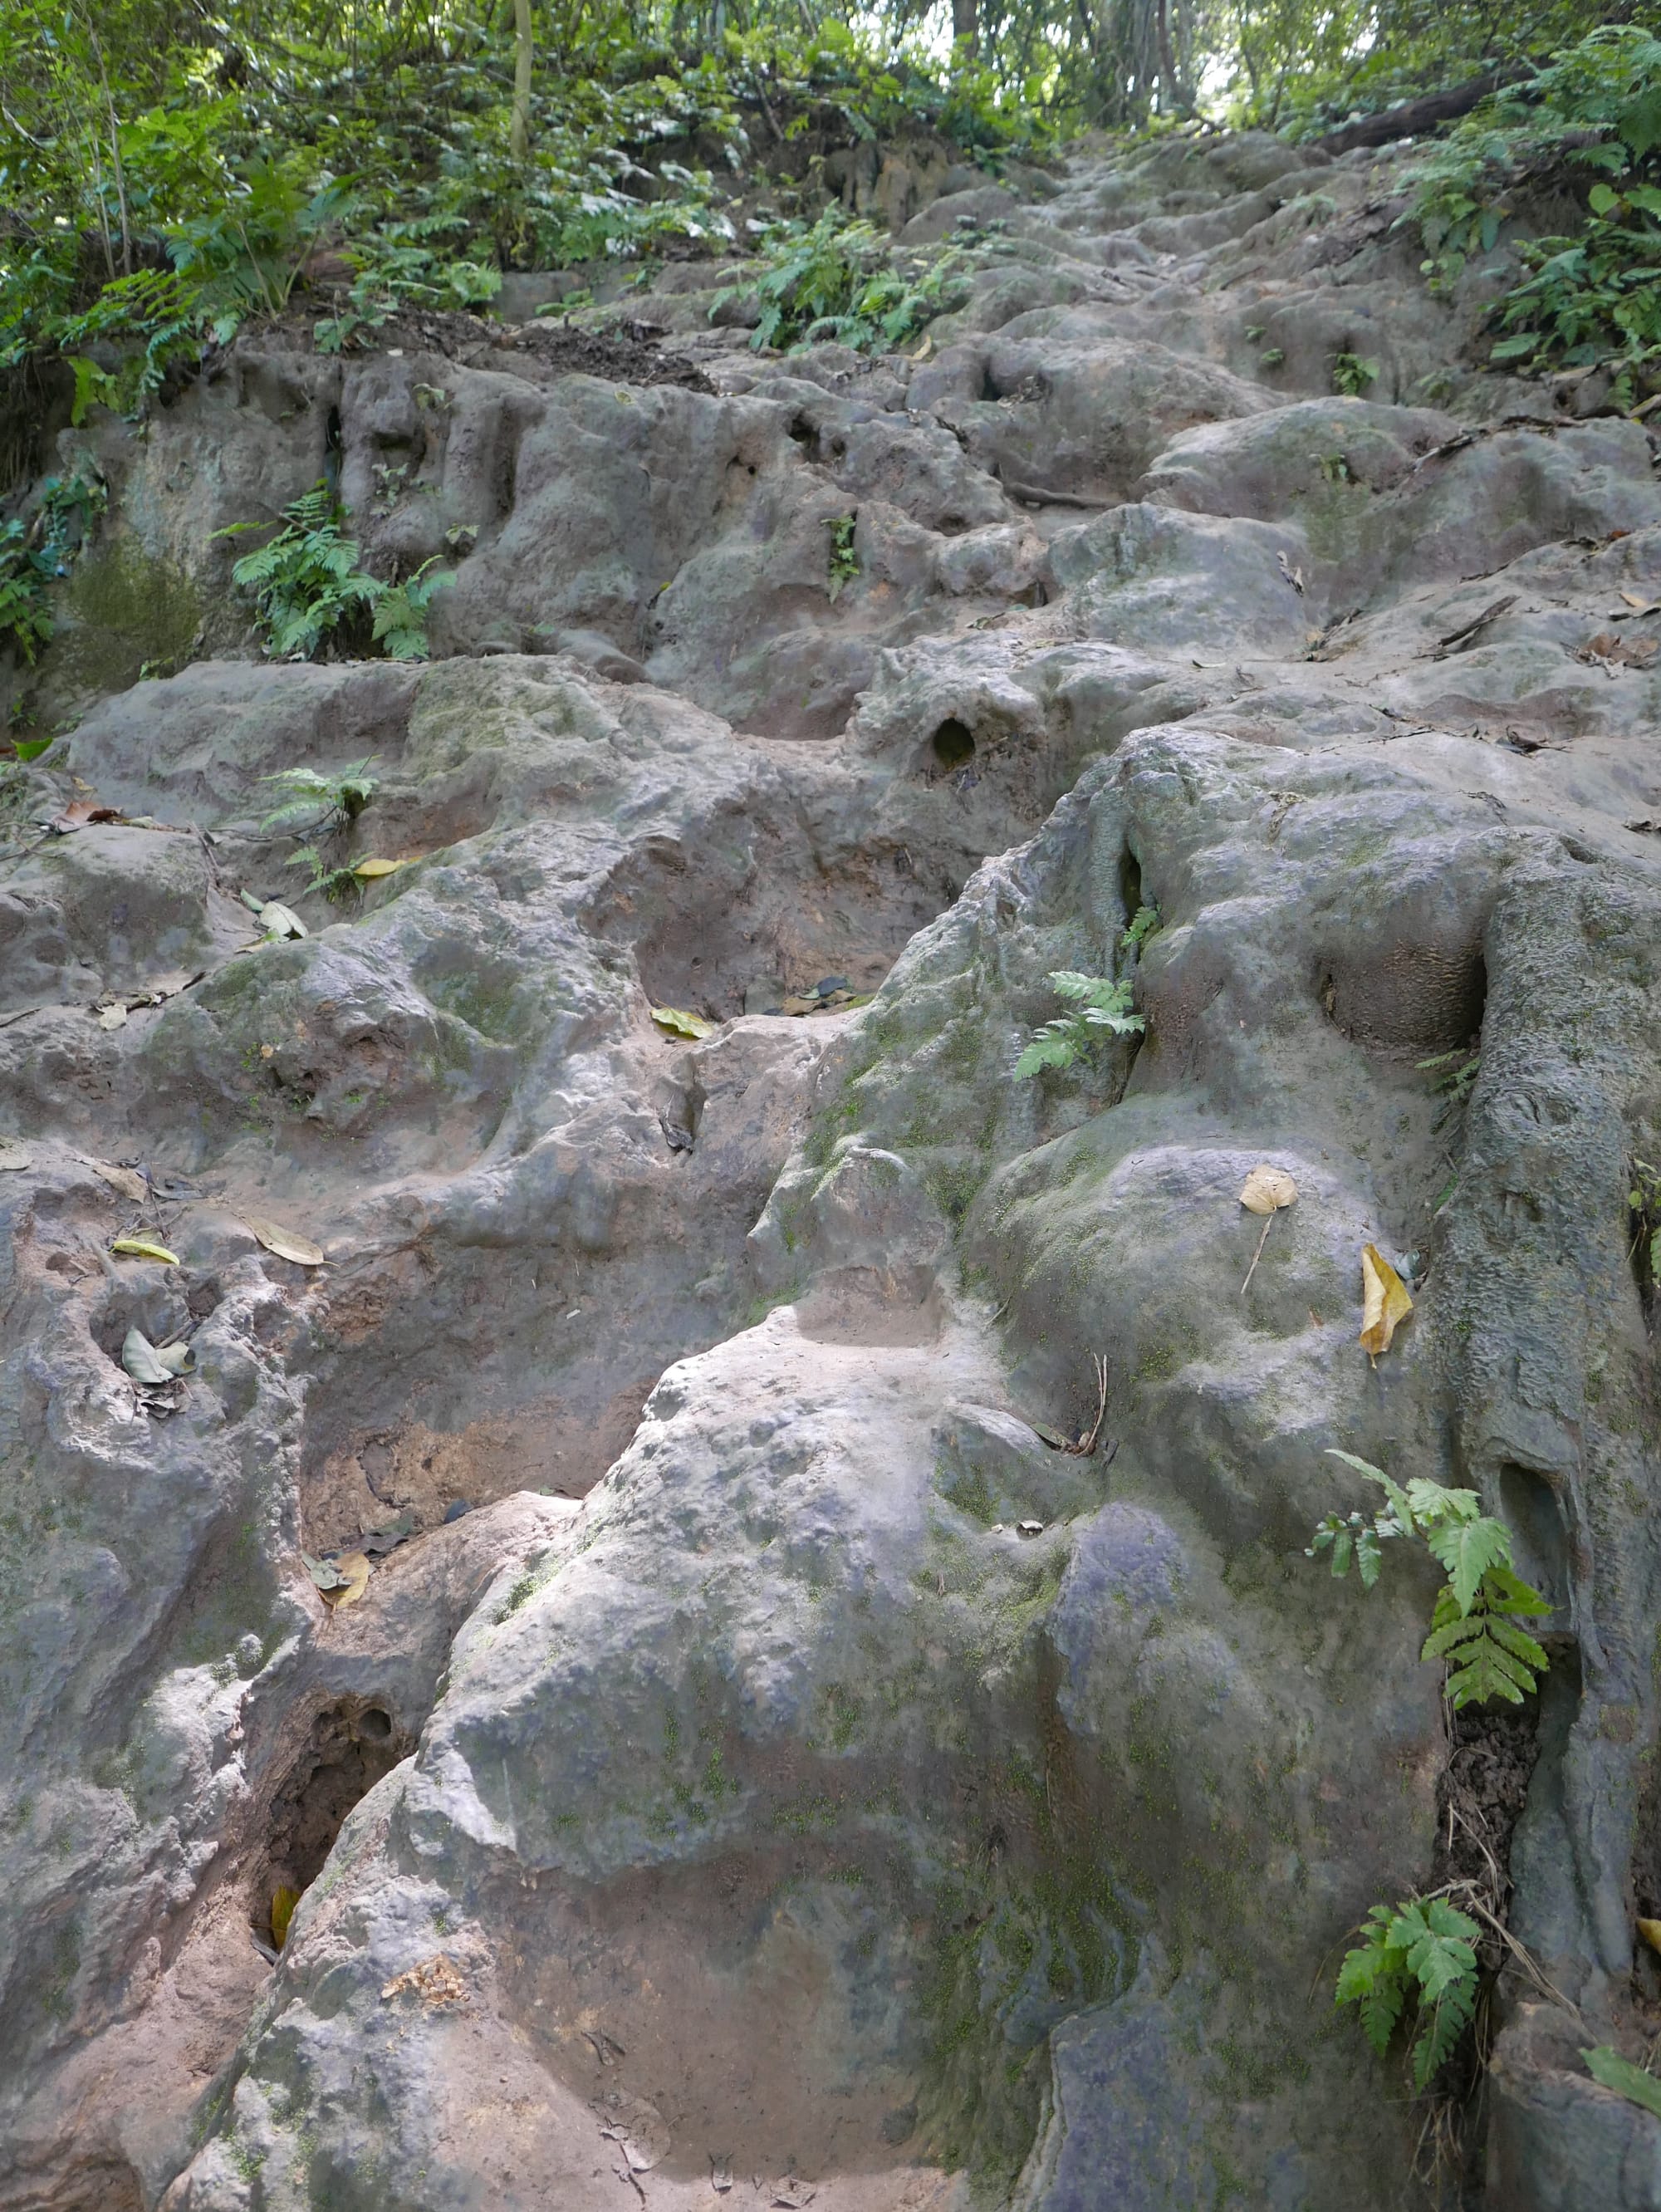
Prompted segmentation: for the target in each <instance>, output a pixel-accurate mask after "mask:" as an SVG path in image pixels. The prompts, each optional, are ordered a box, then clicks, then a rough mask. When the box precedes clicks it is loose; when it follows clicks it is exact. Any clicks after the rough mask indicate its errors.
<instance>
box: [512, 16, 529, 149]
mask: <svg viewBox="0 0 1661 2212" xmlns="http://www.w3.org/2000/svg"><path fill="white" fill-rule="evenodd" d="M530 56H531V50H530V0H513V119H512V124H511V125H510V126H509V130H508V139H507V143H508V146H509V148H510V149H511V151H512V155H513V159H514V160H515V161H524V157H525V155H526V154H527V153H528V152H529V151H530Z"/></svg>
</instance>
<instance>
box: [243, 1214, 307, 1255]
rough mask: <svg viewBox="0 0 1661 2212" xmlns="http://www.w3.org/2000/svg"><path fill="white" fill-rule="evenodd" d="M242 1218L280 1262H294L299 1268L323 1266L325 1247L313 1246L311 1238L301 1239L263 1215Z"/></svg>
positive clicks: (295, 1233)
mask: <svg viewBox="0 0 1661 2212" xmlns="http://www.w3.org/2000/svg"><path fill="white" fill-rule="evenodd" d="M242 1218H243V1220H244V1221H245V1222H246V1224H247V1225H248V1227H249V1228H250V1229H252V1231H253V1232H254V1235H255V1236H256V1237H258V1239H259V1241H260V1243H262V1244H263V1245H264V1247H265V1249H266V1250H267V1251H268V1252H275V1253H276V1255H277V1257H278V1259H279V1260H292V1261H294V1265H295V1266H296V1267H321V1266H322V1265H323V1263H324V1256H325V1255H324V1249H323V1247H322V1245H321V1244H313V1243H312V1240H311V1238H310V1237H301V1236H300V1235H299V1234H298V1232H297V1231H294V1230H292V1229H285V1228H283V1226H282V1224H281V1223H280V1222H276V1221H268V1220H267V1219H266V1218H265V1216H264V1214H263V1213H245V1214H244V1215H243V1217H242Z"/></svg>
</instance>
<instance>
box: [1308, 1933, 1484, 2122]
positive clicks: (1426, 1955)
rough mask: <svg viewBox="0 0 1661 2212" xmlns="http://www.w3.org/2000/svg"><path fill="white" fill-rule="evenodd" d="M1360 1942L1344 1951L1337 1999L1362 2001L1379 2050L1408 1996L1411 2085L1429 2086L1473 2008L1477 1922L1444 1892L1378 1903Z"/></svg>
mask: <svg viewBox="0 0 1661 2212" xmlns="http://www.w3.org/2000/svg"><path fill="white" fill-rule="evenodd" d="M1481 1934H1482V1930H1481V1929H1479V1928H1478V1926H1477V1925H1476V1922H1475V1921H1474V1920H1472V1919H1471V1918H1470V1916H1469V1915H1468V1914H1466V1913H1464V1912H1460V1911H1457V1910H1456V1909H1455V1907H1454V1906H1452V1905H1450V1904H1449V1903H1448V1902H1447V1899H1446V1898H1443V1897H1430V1898H1424V1899H1409V1900H1408V1902H1406V1903H1405V1904H1403V1905H1395V1906H1391V1905H1374V1906H1373V1910H1372V1911H1370V1912H1369V1913H1368V1914H1367V1919H1366V1921H1365V1922H1364V1923H1362V1927H1361V1937H1362V1940H1361V1942H1360V1943H1359V1944H1358V1945H1357V1946H1356V1947H1355V1948H1354V1949H1353V1950H1350V1951H1349V1952H1347V1953H1346V1954H1344V1961H1343V1966H1342V1967H1341V1968H1340V1969H1339V1972H1338V1987H1337V1996H1336V1997H1335V1999H1334V2002H1335V2003H1337V2004H1341V2005H1344V2004H1353V2005H1356V2006H1358V2007H1359V2008H1360V2011H1361V2026H1362V2027H1363V2029H1364V2030H1365V2031H1366V2034H1367V2041H1368V2042H1369V2043H1370V2044H1371V2045H1373V2049H1374V2050H1375V2051H1377V2052H1378V2054H1379V2057H1380V2058H1382V2057H1384V2056H1385V2053H1386V2052H1387V2051H1388V2050H1389V2049H1390V2045H1391V2039H1392V2037H1393V2036H1394V2034H1395V2033H1396V2029H1397V2026H1398V2025H1399V2023H1400V2022H1401V2020H1402V2017H1403V2014H1404V2013H1405V2012H1406V2010H1407V2008H1408V2006H1409V2003H1410V2004H1411V2006H1412V2008H1413V2010H1412V2016H1411V2026H1412V2029H1413V2040H1412V2045H1411V2054H1410V2058H1409V2066H1410V2069H1411V2075H1412V2081H1413V2086H1414V2087H1415V2089H1417V2090H1420V2091H1422V2090H1424V2089H1427V2088H1428V2087H1429V2086H1430V2081H1431V2077H1432V2075H1434V2073H1435V2072H1436V2070H1437V2069H1438V2068H1439V2067H1440V2065H1441V2064H1442V2063H1443V2062H1444V2061H1445V2060H1446V2058H1447V2057H1449V2056H1450V2055H1451V2053H1452V2050H1453V2047H1454V2045H1456V2044H1457V2043H1458V2040H1459V2038H1460V2037H1461V2035H1463V2034H1464V2031H1465V2029H1466V2028H1467V2027H1469V2026H1470V2021H1471V2018H1472V2016H1473V2015H1474V2014H1475V2012H1476V1943H1477V1939H1478V1938H1479V1936H1481Z"/></svg>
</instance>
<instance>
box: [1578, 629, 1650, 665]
mask: <svg viewBox="0 0 1661 2212" xmlns="http://www.w3.org/2000/svg"><path fill="white" fill-rule="evenodd" d="M1658 653H1661V639H1656V638H1652V637H1617V636H1616V634H1615V632H1614V631H1613V630H1612V629H1600V630H1599V631H1598V633H1597V635H1596V637H1591V638H1588V639H1587V640H1586V642H1585V644H1584V645H1583V646H1582V647H1581V648H1580V650H1579V653H1577V654H1576V655H1575V658H1576V659H1577V660H1585V661H1588V662H1597V661H1601V662H1602V663H1603V666H1604V667H1606V668H1608V669H1609V670H1610V671H1613V670H1615V669H1616V668H1648V667H1650V666H1651V665H1652V664H1653V662H1654V660H1655V658H1656V655H1657V654H1658Z"/></svg>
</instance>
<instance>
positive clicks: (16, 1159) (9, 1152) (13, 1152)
mask: <svg viewBox="0 0 1661 2212" xmlns="http://www.w3.org/2000/svg"><path fill="white" fill-rule="evenodd" d="M33 1164H34V1154H33V1152H31V1151H30V1150H29V1148H28V1146H27V1145H20V1144H19V1143H18V1141H17V1139H15V1137H0V1175H4V1174H11V1175H15V1174H17V1173H18V1172H19V1171H20V1170H21V1169H23V1168H27V1167H33Z"/></svg>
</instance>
